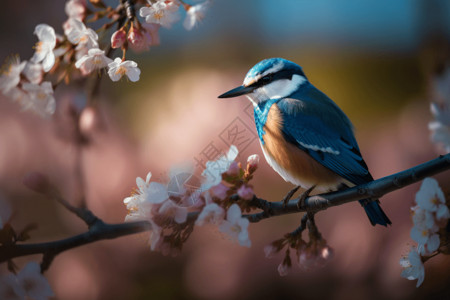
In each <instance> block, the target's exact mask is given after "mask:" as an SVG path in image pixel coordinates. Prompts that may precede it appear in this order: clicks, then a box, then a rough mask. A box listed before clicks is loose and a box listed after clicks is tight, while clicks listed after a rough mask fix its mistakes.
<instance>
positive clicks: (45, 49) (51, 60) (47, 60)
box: [31, 24, 56, 72]
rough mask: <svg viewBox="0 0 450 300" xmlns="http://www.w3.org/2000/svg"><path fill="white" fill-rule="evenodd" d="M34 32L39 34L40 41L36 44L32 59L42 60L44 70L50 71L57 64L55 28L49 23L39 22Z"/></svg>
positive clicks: (36, 61) (33, 60)
mask: <svg viewBox="0 0 450 300" xmlns="http://www.w3.org/2000/svg"><path fill="white" fill-rule="evenodd" d="M34 34H35V35H37V37H38V39H39V42H38V43H37V44H36V52H35V53H34V55H33V57H32V58H31V61H32V62H34V63H39V62H42V67H43V68H44V71H45V72H48V71H50V70H51V68H53V65H54V64H55V54H54V53H53V49H54V48H55V46H56V34H55V30H54V29H53V28H52V27H51V26H49V25H47V24H39V25H37V26H36V29H35V30H34Z"/></svg>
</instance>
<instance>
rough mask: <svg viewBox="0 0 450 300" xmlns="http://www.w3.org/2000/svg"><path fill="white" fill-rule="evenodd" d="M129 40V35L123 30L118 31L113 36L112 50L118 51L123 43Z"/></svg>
mask: <svg viewBox="0 0 450 300" xmlns="http://www.w3.org/2000/svg"><path fill="white" fill-rule="evenodd" d="M126 40H127V33H126V32H125V30H124V29H123V28H122V29H120V30H117V31H116V32H114V33H113V35H112V36H111V48H113V49H117V48H120V47H122V45H123V43H125V41H126Z"/></svg>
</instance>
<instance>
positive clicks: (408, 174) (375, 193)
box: [0, 154, 450, 262]
mask: <svg viewBox="0 0 450 300" xmlns="http://www.w3.org/2000/svg"><path fill="white" fill-rule="evenodd" d="M449 169H450V154H447V155H444V156H440V157H439V158H436V159H433V160H431V161H428V162H426V163H423V164H421V165H418V166H415V167H413V168H411V169H408V170H405V171H402V172H399V173H396V174H393V175H390V176H387V177H383V178H380V179H378V180H374V181H372V182H369V183H366V184H363V185H359V186H356V187H353V188H350V189H347V190H343V191H338V192H332V193H327V194H321V195H314V196H310V197H308V198H306V199H305V201H304V204H303V205H301V206H300V207H297V201H296V200H298V199H294V200H292V201H290V202H289V203H288V204H287V205H286V206H284V203H283V201H279V202H269V201H267V200H264V199H261V198H258V197H256V196H255V197H254V198H253V199H252V200H251V203H250V204H251V205H252V206H253V207H257V208H260V209H262V210H263V212H259V213H255V214H248V215H244V216H245V217H246V218H248V219H249V221H250V222H253V223H256V222H259V221H261V220H263V219H267V218H270V217H274V216H281V215H286V214H291V213H297V212H304V211H309V212H318V211H321V210H325V209H327V208H329V207H331V206H337V205H342V204H345V203H347V202H352V201H357V200H361V199H367V198H373V199H376V198H380V197H381V196H383V195H385V194H387V193H390V192H392V191H395V190H398V189H401V188H403V187H405V186H407V185H410V184H413V183H416V182H418V181H420V180H422V179H424V178H425V177H429V176H433V175H436V174H438V173H441V172H443V171H446V170H449ZM198 214H199V212H191V213H190V214H189V215H188V220H187V222H193V221H195V220H196V218H197V216H198ZM148 230H151V225H150V223H149V222H147V221H139V222H130V223H121V224H106V223H104V222H103V221H102V220H100V219H96V220H95V222H94V223H93V224H92V226H90V228H89V230H88V231H87V232H84V233H82V234H79V235H75V236H73V237H69V238H66V239H62V240H57V241H52V242H46V243H37V244H13V245H2V246H0V262H4V261H6V260H9V259H12V258H14V257H19V256H25V255H31V254H44V256H46V257H50V258H52V257H54V256H56V255H57V254H59V253H61V252H63V251H66V250H69V249H72V248H75V247H78V246H82V245H86V244H89V243H93V242H96V241H100V240H105V239H114V238H118V237H121V236H125V235H130V234H135V233H139V232H144V231H148Z"/></svg>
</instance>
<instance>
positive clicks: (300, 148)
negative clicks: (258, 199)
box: [218, 58, 392, 227]
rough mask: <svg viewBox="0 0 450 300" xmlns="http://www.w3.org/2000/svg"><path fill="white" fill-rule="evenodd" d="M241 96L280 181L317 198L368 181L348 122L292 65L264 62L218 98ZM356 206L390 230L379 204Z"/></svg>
mask: <svg viewBox="0 0 450 300" xmlns="http://www.w3.org/2000/svg"><path fill="white" fill-rule="evenodd" d="M241 95H245V96H246V97H247V98H248V99H249V100H250V101H251V103H252V104H253V108H254V120H255V125H256V131H257V134H258V137H259V141H260V144H261V148H262V151H263V153H264V157H265V159H266V161H267V162H268V164H269V165H270V166H271V167H272V168H273V169H274V170H275V171H276V172H277V173H278V174H279V175H280V176H281V177H282V178H283V179H284V180H285V181H287V182H291V183H293V184H294V185H296V186H300V187H302V188H304V189H307V190H308V191H309V192H310V191H311V190H314V191H317V192H320V193H325V192H331V191H336V190H342V189H346V188H350V187H353V186H357V185H360V184H364V183H367V182H370V181H373V177H372V175H371V174H370V172H369V170H368V167H367V164H366V163H365V161H364V159H363V157H362V155H361V152H360V149H359V146H358V143H357V141H356V139H355V136H354V132H353V125H352V123H351V121H350V119H349V118H348V117H347V116H346V115H345V113H344V112H343V111H342V110H341V109H340V108H339V107H338V106H337V104H336V103H335V102H333V100H331V99H330V98H329V97H328V96H327V95H325V94H324V93H323V92H321V91H320V90H319V89H317V88H316V87H315V86H314V85H312V84H311V83H310V82H309V80H308V78H307V77H306V75H305V73H304V72H303V69H302V67H300V66H299V65H297V64H296V63H294V62H292V61H289V60H286V59H283V58H268V59H264V60H262V61H260V62H258V63H257V64H256V65H254V66H253V67H252V68H251V69H250V70H249V71H248V73H247V75H246V76H245V79H244V82H243V84H242V85H241V86H238V87H236V88H234V89H232V90H230V91H228V92H226V93H223V94H221V95H220V96H218V98H232V97H237V96H241ZM360 204H361V205H362V206H363V207H364V210H365V212H366V213H367V216H368V218H369V221H370V223H371V224H372V225H373V226H375V225H376V224H379V225H383V226H386V227H387V225H391V224H392V223H391V221H390V220H389V218H388V217H387V216H386V214H385V213H384V211H383V210H382V209H381V207H380V201H379V200H378V199H365V200H360Z"/></svg>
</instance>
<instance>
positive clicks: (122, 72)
mask: <svg viewBox="0 0 450 300" xmlns="http://www.w3.org/2000/svg"><path fill="white" fill-rule="evenodd" d="M126 73H127V69H126V68H124V67H118V68H117V70H116V73H115V74H116V75H120V76H123V75H125V74H126Z"/></svg>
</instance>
